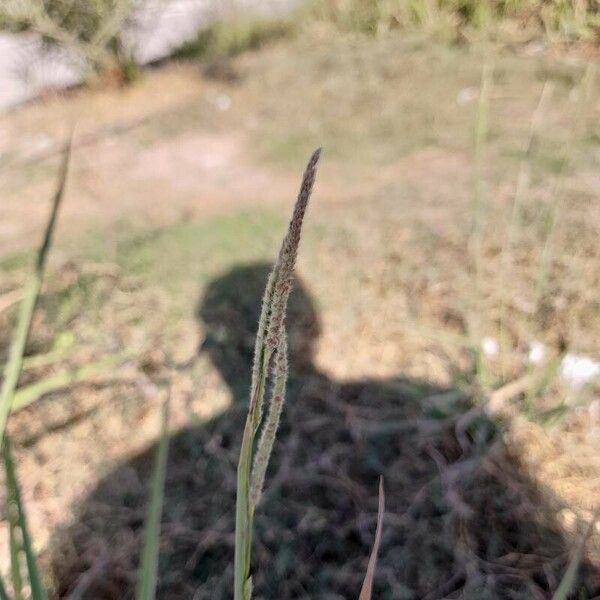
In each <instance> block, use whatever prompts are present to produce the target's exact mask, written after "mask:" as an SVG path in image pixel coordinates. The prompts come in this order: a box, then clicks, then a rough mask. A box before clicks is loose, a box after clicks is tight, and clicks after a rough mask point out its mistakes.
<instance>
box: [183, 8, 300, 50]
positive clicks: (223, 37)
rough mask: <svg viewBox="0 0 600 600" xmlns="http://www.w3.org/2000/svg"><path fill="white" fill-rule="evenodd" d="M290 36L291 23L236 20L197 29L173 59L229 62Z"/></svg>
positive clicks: (244, 18)
mask: <svg viewBox="0 0 600 600" xmlns="http://www.w3.org/2000/svg"><path fill="white" fill-rule="evenodd" d="M293 32H294V27H293V24H292V21H287V20H283V19H267V18H256V17H255V18H251V17H238V18H236V19H232V20H229V21H217V22H216V23H214V24H212V25H210V26H209V27H206V28H204V29H201V30H200V31H199V32H198V34H197V36H196V38H195V39H194V40H192V41H191V42H188V43H186V44H185V45H184V46H183V47H182V48H180V49H179V50H178V51H177V53H176V57H177V58H205V59H208V60H218V59H226V58H232V57H233V56H237V55H238V54H241V53H243V52H246V51H248V50H258V49H259V48H261V47H262V46H264V45H265V44H267V43H269V42H272V41H274V40H278V39H281V38H285V37H289V36H290V35H292V34H293Z"/></svg>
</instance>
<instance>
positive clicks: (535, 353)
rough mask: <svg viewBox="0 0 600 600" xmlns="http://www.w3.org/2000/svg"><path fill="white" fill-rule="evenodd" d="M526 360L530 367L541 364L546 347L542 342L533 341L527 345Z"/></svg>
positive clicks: (544, 356)
mask: <svg viewBox="0 0 600 600" xmlns="http://www.w3.org/2000/svg"><path fill="white" fill-rule="evenodd" d="M527 358H528V359H529V362H530V363H531V364H532V365H540V364H542V363H543V362H544V359H545V358H546V346H544V344H542V342H538V341H537V340H534V341H533V342H531V344H530V345H529V354H528V355H527Z"/></svg>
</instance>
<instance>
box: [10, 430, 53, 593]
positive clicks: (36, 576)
mask: <svg viewBox="0 0 600 600" xmlns="http://www.w3.org/2000/svg"><path fill="white" fill-rule="evenodd" d="M2 456H3V460H4V468H5V470H6V488H7V497H8V502H9V507H8V509H9V514H10V513H12V512H14V514H15V521H16V525H17V526H18V529H19V530H20V532H21V542H20V546H21V549H22V550H23V552H24V554H25V562H26V563H27V574H28V576H29V585H30V587H31V598H32V600H45V598H46V593H45V592H44V588H43V586H42V578H41V577H40V572H39V570H38V566H37V561H36V558H35V554H34V552H33V547H32V544H31V538H30V537H29V530H28V529H27V519H26V517H25V509H24V506H23V500H22V498H21V490H20V489H19V484H18V482H17V476H16V473H15V466H14V463H13V459H12V454H11V450H10V442H9V440H8V438H7V437H5V438H4V446H3V448H2ZM13 582H14V579H13Z"/></svg>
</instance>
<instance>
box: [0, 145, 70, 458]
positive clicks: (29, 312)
mask: <svg viewBox="0 0 600 600" xmlns="http://www.w3.org/2000/svg"><path fill="white" fill-rule="evenodd" d="M70 156H71V142H69V143H68V145H67V147H66V148H65V152H64V156H63V162H62V166H61V169H60V172H59V175H58V185H57V188H56V192H55V194H54V198H53V199H52V209H51V212H50V218H49V219H48V224H47V225H46V231H45V233H44V239H43V241H42V245H41V246H40V248H39V250H38V254H37V258H36V262H35V270H34V272H33V275H32V278H31V281H30V283H29V286H28V288H27V290H26V293H25V297H24V299H23V300H22V302H21V307H20V310H19V317H18V320H17V327H16V330H15V334H14V337H13V341H12V344H11V347H10V354H9V358H8V362H7V363H6V367H5V369H4V381H3V382H2V389H1V390H0V447H1V446H2V440H3V438H4V432H5V429H6V421H7V419H8V415H9V414H10V410H11V407H12V401H13V396H14V393H15V388H16V387H17V383H18V381H19V377H20V375H21V369H22V366H23V355H24V353H25V346H26V344H27V339H28V337H29V330H30V329H31V320H32V318H33V312H34V310H35V307H36V305H37V301H38V298H39V295H40V291H41V289H42V282H43V279H44V270H45V267H46V259H47V257H48V251H49V250H50V245H51V243H52V236H53V234H54V228H55V226H56V219H57V217H58V210H59V208H60V205H61V202H62V199H63V196H64V192H65V186H66V181H67V175H68V171H69V159H70Z"/></svg>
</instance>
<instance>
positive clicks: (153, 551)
mask: <svg viewBox="0 0 600 600" xmlns="http://www.w3.org/2000/svg"><path fill="white" fill-rule="evenodd" d="M168 453H169V399H168V398H167V400H166V401H165V403H164V405H163V413H162V425H161V434H160V442H159V444H158V449H157V451H156V461H155V463H154V471H153V473H152V488H151V496H150V504H149V505H148V514H147V516H146V525H145V530H144V537H145V539H144V549H143V552H142V565H141V568H140V580H139V583H138V590H137V600H154V597H155V595H156V582H157V576H158V549H159V541H160V521H161V516H162V507H163V500H164V488H165V474H166V471H167V458H168Z"/></svg>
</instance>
